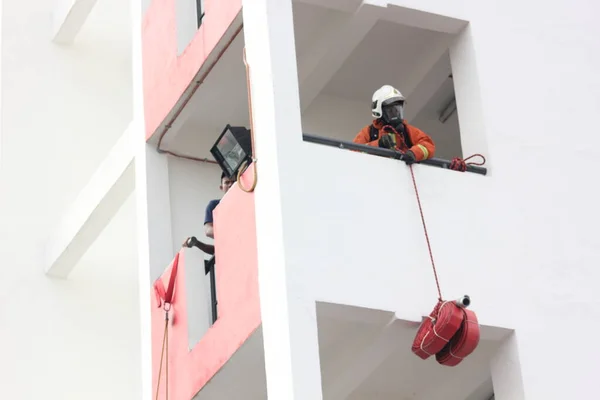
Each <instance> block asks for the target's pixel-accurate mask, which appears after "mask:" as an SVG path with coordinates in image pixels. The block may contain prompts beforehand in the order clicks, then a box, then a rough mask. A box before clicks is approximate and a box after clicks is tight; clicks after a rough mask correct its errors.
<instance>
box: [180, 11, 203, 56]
mask: <svg viewBox="0 0 600 400" xmlns="http://www.w3.org/2000/svg"><path fill="white" fill-rule="evenodd" d="M175 16H176V19H177V24H176V28H177V54H181V53H183V51H184V50H185V48H186V47H187V46H188V44H189V43H190V41H191V40H192V39H193V38H194V36H195V35H196V32H197V31H198V6H197V4H196V0H175Z"/></svg>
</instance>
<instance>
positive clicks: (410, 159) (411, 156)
mask: <svg viewBox="0 0 600 400" xmlns="http://www.w3.org/2000/svg"><path fill="white" fill-rule="evenodd" d="M402 159H403V160H404V162H405V163H406V165H412V164H414V163H415V162H416V161H417V157H416V156H415V153H413V152H412V150H408V151H407V152H406V153H404V155H403V157H402Z"/></svg>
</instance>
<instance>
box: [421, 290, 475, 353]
mask: <svg viewBox="0 0 600 400" xmlns="http://www.w3.org/2000/svg"><path fill="white" fill-rule="evenodd" d="M463 318H464V313H463V309H462V308H461V307H459V306H458V305H457V304H456V302H455V301H439V302H438V303H437V304H436V306H435V307H434V308H433V311H432V312H431V314H430V315H429V317H428V318H426V319H425V321H423V323H422V324H421V326H420V327H419V330H418V331H417V336H415V340H414V341H413V345H412V351H413V353H415V354H416V355H417V356H418V357H420V358H422V359H423V360H426V359H427V358H429V357H430V356H432V355H434V354H436V353H438V352H439V351H441V350H442V349H443V348H444V346H446V345H447V344H448V343H449V342H450V339H452V337H453V336H454V335H455V334H456V332H458V330H459V329H460V327H461V324H462V322H463Z"/></svg>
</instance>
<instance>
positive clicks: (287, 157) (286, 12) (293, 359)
mask: <svg viewBox="0 0 600 400" xmlns="http://www.w3.org/2000/svg"><path fill="white" fill-rule="evenodd" d="M243 17H244V34H245V43H246V49H247V59H248V62H249V63H250V66H251V79H252V85H251V86H252V94H253V112H254V128H255V140H256V155H257V158H258V163H257V166H258V186H257V187H256V191H255V201H256V234H257V246H258V270H259V290H260V304H261V315H262V323H263V325H262V329H263V337H264V347H265V367H266V376H267V392H268V397H269V398H270V399H286V400H307V399H310V400H320V399H322V398H323V396H322V392H321V371H320V363H319V345H318V335H317V322H316V307H315V302H314V300H313V299H312V298H310V295H308V293H309V287H308V286H307V283H308V282H307V281H308V280H307V279H304V277H303V275H302V273H303V270H304V268H303V267H304V266H303V265H301V264H300V262H299V261H300V259H301V257H300V254H301V251H302V249H299V248H298V246H297V245H296V246H295V245H294V244H295V242H297V240H296V238H297V233H298V231H299V229H301V228H302V219H301V215H302V211H301V210H300V207H301V204H300V203H299V201H298V198H301V196H298V192H300V191H301V186H302V185H301V183H300V182H301V179H302V177H301V170H302V161H301V156H300V152H301V148H302V144H303V143H302V128H301V122H300V102H299V98H298V76H297V68H296V49H295V42H294V25H293V18H292V1H291V0H244V1H243Z"/></svg>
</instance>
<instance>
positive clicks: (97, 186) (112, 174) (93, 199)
mask: <svg viewBox="0 0 600 400" xmlns="http://www.w3.org/2000/svg"><path fill="white" fill-rule="evenodd" d="M132 133H133V130H132V129H131V124H130V125H129V127H128V128H127V129H126V130H125V132H124V133H123V135H122V136H121V138H120V139H119V140H118V142H117V143H116V144H115V146H114V147H113V148H112V149H111V151H110V153H109V154H108V156H107V157H106V159H105V160H104V161H103V162H102V164H101V165H100V167H99V168H98V169H97V170H96V172H95V173H94V175H92V177H91V179H90V181H89V182H88V184H87V185H86V186H85V187H84V188H83V190H82V191H81V192H80V193H79V195H78V196H77V198H76V199H75V202H74V203H73V204H72V205H71V207H70V208H69V210H68V211H67V213H66V214H65V215H64V217H63V219H62V221H61V222H60V224H59V226H58V227H57V228H56V229H55V231H54V234H52V235H51V236H50V239H49V241H48V244H47V247H46V254H45V262H44V270H45V272H46V274H48V275H50V276H54V277H59V278H66V277H67V276H68V275H69V273H70V272H71V271H72V270H73V268H74V267H75V265H76V264H77V262H78V261H79V260H80V259H81V257H82V256H83V255H84V254H85V252H86V251H87V250H88V249H89V247H90V246H91V245H92V244H93V243H94V242H95V241H96V239H97V238H98V236H99V235H100V233H102V231H103V230H104V228H105V227H106V226H107V225H108V223H109V222H110V220H111V219H112V217H113V216H114V215H115V214H116V213H117V211H118V210H119V208H120V207H121V205H122V204H123V203H124V202H125V200H126V199H127V198H128V197H129V195H130V194H131V193H132V192H133V189H134V187H135V173H134V163H133V160H134V147H133V135H132Z"/></svg>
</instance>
